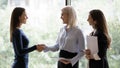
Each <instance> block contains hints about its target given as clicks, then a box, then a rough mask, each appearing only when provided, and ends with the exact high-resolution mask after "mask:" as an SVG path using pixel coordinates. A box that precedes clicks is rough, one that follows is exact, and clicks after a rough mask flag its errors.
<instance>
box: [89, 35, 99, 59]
mask: <svg viewBox="0 0 120 68" xmlns="http://www.w3.org/2000/svg"><path fill="white" fill-rule="evenodd" d="M87 49H90V51H91V54H92V55H93V57H94V59H95V60H100V58H99V56H98V55H97V53H98V39H97V37H96V36H87Z"/></svg>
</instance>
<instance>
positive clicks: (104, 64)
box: [89, 31, 109, 68]
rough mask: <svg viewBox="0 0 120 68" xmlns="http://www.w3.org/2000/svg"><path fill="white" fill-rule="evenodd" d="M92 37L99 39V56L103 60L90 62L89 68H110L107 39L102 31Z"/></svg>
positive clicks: (91, 60)
mask: <svg viewBox="0 0 120 68" xmlns="http://www.w3.org/2000/svg"><path fill="white" fill-rule="evenodd" d="M92 36H97V37H98V49H99V51H98V56H99V57H100V58H101V60H94V59H90V60H89V68H109V65H108V61H107V56H106V54H107V46H108V44H107V37H106V36H105V34H104V33H103V32H101V31H96V32H95V33H94V34H93V33H92Z"/></svg>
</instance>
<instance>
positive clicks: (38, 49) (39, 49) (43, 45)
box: [36, 44, 46, 52]
mask: <svg viewBox="0 0 120 68" xmlns="http://www.w3.org/2000/svg"><path fill="white" fill-rule="evenodd" d="M45 47H46V46H45V44H38V45H36V48H37V51H39V52H41V51H42V50H44V49H45Z"/></svg>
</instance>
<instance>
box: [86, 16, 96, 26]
mask: <svg viewBox="0 0 120 68" xmlns="http://www.w3.org/2000/svg"><path fill="white" fill-rule="evenodd" d="M87 21H88V22H89V24H90V25H91V26H92V27H95V24H96V21H94V20H93V18H92V16H91V15H90V14H89V16H88V19H87Z"/></svg>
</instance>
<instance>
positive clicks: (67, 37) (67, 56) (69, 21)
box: [44, 6, 85, 68]
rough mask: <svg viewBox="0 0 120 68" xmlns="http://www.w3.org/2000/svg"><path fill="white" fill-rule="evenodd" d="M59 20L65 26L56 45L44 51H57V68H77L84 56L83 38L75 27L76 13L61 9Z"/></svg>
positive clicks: (69, 8)
mask: <svg viewBox="0 0 120 68" xmlns="http://www.w3.org/2000/svg"><path fill="white" fill-rule="evenodd" d="M61 11H62V13H61V19H62V20H63V24H66V25H65V26H63V27H62V28H61V29H60V32H59V35H58V38H57V41H56V44H55V45H54V46H52V47H48V46H45V49H44V51H46V52H47V51H58V50H60V52H59V58H60V59H59V61H58V67H57V68H79V59H80V58H81V57H82V56H83V55H84V53H83V50H84V48H85V43H84V36H83V33H82V31H81V29H80V28H79V27H78V26H77V25H76V19H77V17H76V12H75V10H74V8H73V7H71V6H65V7H64V8H62V10H61Z"/></svg>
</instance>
